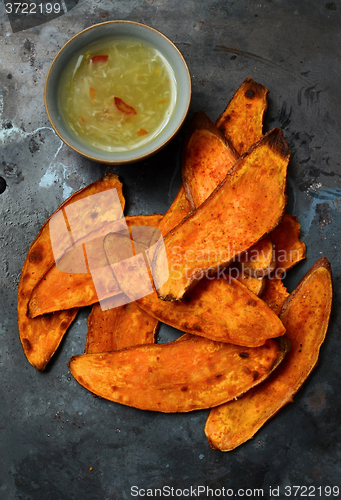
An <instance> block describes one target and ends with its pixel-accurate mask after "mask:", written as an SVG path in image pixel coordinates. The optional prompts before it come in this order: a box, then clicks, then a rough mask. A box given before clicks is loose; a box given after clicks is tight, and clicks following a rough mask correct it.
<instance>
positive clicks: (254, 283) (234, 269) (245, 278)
mask: <svg viewBox="0 0 341 500" xmlns="http://www.w3.org/2000/svg"><path fill="white" fill-rule="evenodd" d="M227 273H228V274H229V276H231V277H232V278H235V279H237V280H238V281H240V283H242V284H243V285H245V286H246V288H248V289H249V290H250V291H251V292H253V293H254V294H255V295H257V296H258V297H260V296H261V295H262V293H263V292H264V288H265V282H266V278H255V277H254V276H250V275H249V274H246V273H244V272H243V269H242V268H241V267H240V265H238V264H237V265H235V264H231V266H230V267H228V268H227V269H226V271H225V274H227ZM198 286H200V284H199V285H198Z"/></svg>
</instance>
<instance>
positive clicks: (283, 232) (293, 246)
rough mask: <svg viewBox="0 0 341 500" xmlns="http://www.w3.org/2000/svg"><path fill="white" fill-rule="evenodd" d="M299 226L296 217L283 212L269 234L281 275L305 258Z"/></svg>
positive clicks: (304, 248)
mask: <svg viewBox="0 0 341 500" xmlns="http://www.w3.org/2000/svg"><path fill="white" fill-rule="evenodd" d="M300 227H301V226H300V223H299V222H298V220H297V217H295V216H294V215H290V214H284V217H283V219H282V221H281V223H280V224H279V226H278V227H276V229H275V230H274V231H273V232H272V234H271V236H272V240H273V243H274V247H275V255H276V262H277V269H278V270H280V271H281V272H282V274H283V275H284V274H285V273H286V271H288V270H289V269H291V268H292V267H293V266H294V265H295V264H297V263H298V262H300V261H301V260H303V259H304V258H305V252H306V247H305V244H304V243H303V241H301V239H300V236H301V231H300Z"/></svg>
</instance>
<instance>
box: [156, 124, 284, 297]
mask: <svg viewBox="0 0 341 500" xmlns="http://www.w3.org/2000/svg"><path fill="white" fill-rule="evenodd" d="M289 156H290V154H289V149H288V145H287V143H286V141H285V139H284V137H283V133H282V132H281V131H280V130H279V129H274V130H272V131H271V132H269V133H268V134H266V135H265V136H264V137H263V138H262V139H260V141H258V142H257V143H256V144H255V145H254V146H253V147H252V148H251V149H250V150H249V152H248V154H247V155H244V156H243V157H241V158H240V160H238V161H237V163H236V164H235V166H234V167H233V169H232V170H230V172H229V174H228V175H227V176H226V177H225V179H224V181H223V182H222V183H221V184H219V186H218V187H217V188H216V189H215V190H214V191H213V193H212V194H211V195H210V196H209V198H208V199H207V200H206V201H205V202H204V203H203V204H202V205H201V206H200V207H199V208H197V210H195V212H193V213H191V214H190V215H188V216H187V217H186V218H185V219H184V220H183V221H182V222H181V223H180V224H179V225H178V226H177V227H176V228H175V229H174V230H172V231H171V232H169V233H168V234H167V235H166V236H165V238H164V244H162V245H161V244H160V245H159V246H158V247H157V248H156V251H155V253H154V257H153V277H154V280H155V285H156V288H157V293H158V295H159V297H160V298H162V299H164V300H170V301H173V300H181V299H182V298H183V297H184V295H185V294H186V293H187V292H188V291H189V290H190V288H192V287H193V286H194V285H195V284H197V282H198V280H200V279H201V278H203V277H204V276H205V275H207V274H213V273H215V272H217V270H219V269H221V268H222V267H226V266H227V265H229V264H230V262H231V261H232V260H233V259H234V258H235V257H236V256H237V255H239V254H240V253H242V252H245V251H247V250H249V249H250V248H251V247H252V246H254V245H255V244H256V243H257V242H258V241H259V240H260V239H262V238H264V236H265V235H266V234H268V233H270V232H271V231H272V230H273V229H274V228H275V227H276V226H277V225H278V224H279V222H280V221H281V219H282V217H283V212H284V209H285V205H286V196H285V187H286V170H287V165H288V162H289ZM167 277H168V279H167ZM166 279H167V280H166ZM161 283H163V284H162V285H161V286H160V284H161Z"/></svg>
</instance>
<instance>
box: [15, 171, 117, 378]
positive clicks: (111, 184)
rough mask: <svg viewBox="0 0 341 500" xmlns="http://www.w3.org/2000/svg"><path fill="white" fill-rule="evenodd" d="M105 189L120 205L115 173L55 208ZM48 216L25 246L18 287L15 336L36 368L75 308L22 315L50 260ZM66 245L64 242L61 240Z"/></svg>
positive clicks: (43, 364)
mask: <svg viewBox="0 0 341 500" xmlns="http://www.w3.org/2000/svg"><path fill="white" fill-rule="evenodd" d="M109 189H117V192H118V195H119V197H120V200H121V204H122V206H124V198H123V195H122V184H121V182H120V181H119V179H118V177H117V175H114V174H108V175H106V176H105V177H104V178H103V179H101V180H99V181H96V182H94V183H93V184H90V185H89V186H87V187H85V188H84V189H82V190H80V191H78V192H77V193H74V194H73V195H72V196H70V198H68V199H67V200H66V201H65V202H64V203H63V204H62V205H61V207H59V208H58V210H60V209H61V208H65V207H66V206H68V205H71V204H72V203H74V202H75V201H78V200H81V199H85V198H86V197H88V196H90V195H92V194H96V193H100V192H103V191H106V190H109ZM58 210H57V211H58ZM57 211H56V212H55V213H54V215H55V214H56V213H57ZM51 217H52V216H51ZM51 217H50V218H49V219H48V220H47V221H46V222H45V224H44V225H43V226H42V228H41V230H40V232H39V234H38V236H37V238H36V239H35V240H34V242H33V243H32V245H31V246H30V248H29V251H28V254H27V257H26V260H25V262H24V266H23V269H22V273H21V277H20V281H19V286H18V326H19V337H20V341H21V344H22V347H23V350H24V353H25V356H26V357H27V359H28V361H29V362H30V363H31V364H32V365H33V366H34V367H35V368H36V369H37V370H44V369H45V367H46V365H47V363H48V362H49V360H50V359H51V357H52V356H53V354H54V352H55V351H56V349H57V347H58V345H59V343H60V341H61V339H62V337H63V335H64V334H65V332H66V330H67V329H68V327H69V326H70V324H71V322H72V321H73V319H74V318H75V316H76V314H77V311H78V310H77V309H70V308H68V309H69V310H68V311H64V312H58V313H55V314H49V315H47V316H42V317H40V318H35V319H31V318H28V317H27V315H26V312H27V304H28V301H29V298H30V295H31V292H32V290H33V288H34V286H35V284H36V283H37V281H38V280H39V278H40V276H41V275H42V274H43V273H44V272H45V271H46V270H47V269H48V268H49V266H50V265H51V264H52V263H53V261H54V255H53V250H52V246H51V240H50V230H49V221H50V220H51ZM66 244H67V242H65V245H66Z"/></svg>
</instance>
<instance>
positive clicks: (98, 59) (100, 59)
mask: <svg viewBox="0 0 341 500" xmlns="http://www.w3.org/2000/svg"><path fill="white" fill-rule="evenodd" d="M108 57H109V56H107V55H106V56H94V57H92V58H91V61H92V63H93V64H96V63H99V62H102V63H105V62H107V60H108Z"/></svg>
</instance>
